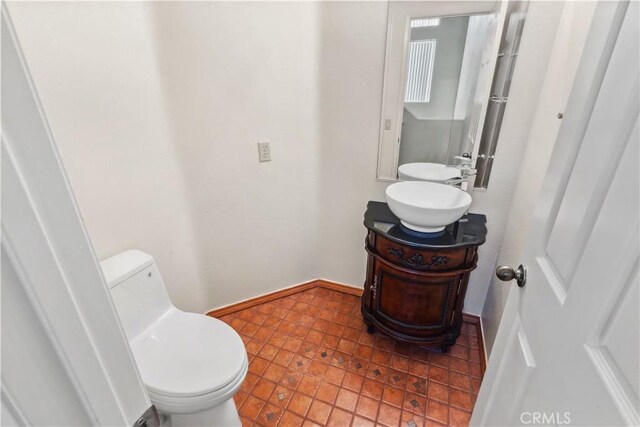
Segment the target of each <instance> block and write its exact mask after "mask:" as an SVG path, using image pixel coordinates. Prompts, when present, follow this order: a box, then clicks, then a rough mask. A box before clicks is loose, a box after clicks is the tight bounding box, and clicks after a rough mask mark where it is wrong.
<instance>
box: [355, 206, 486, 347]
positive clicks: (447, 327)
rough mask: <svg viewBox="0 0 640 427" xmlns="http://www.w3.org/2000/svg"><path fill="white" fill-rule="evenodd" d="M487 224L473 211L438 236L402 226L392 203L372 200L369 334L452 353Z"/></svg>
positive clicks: (365, 304)
mask: <svg viewBox="0 0 640 427" xmlns="http://www.w3.org/2000/svg"><path fill="white" fill-rule="evenodd" d="M485 223H486V217H485V216H484V215H480V214H473V213H469V214H466V215H464V216H463V217H462V218H460V220H458V221H456V222H455V223H453V224H450V225H448V226H447V227H446V228H445V230H444V232H442V233H440V234H439V235H436V236H429V237H425V236H424V235H423V234H421V233H417V232H414V231H412V230H410V229H407V228H405V227H404V226H402V225H401V224H400V220H399V219H398V217H396V216H395V215H394V214H393V213H392V212H391V210H390V209H389V207H388V205H387V203H382V202H373V201H371V202H369V203H368V205H367V210H366V212H365V215H364V226H365V227H366V228H367V237H366V239H365V249H366V251H367V253H368V261H367V272H366V281H365V286H364V293H363V295H362V307H361V311H362V316H363V318H364V322H365V324H366V325H367V327H368V332H369V333H373V332H376V331H377V332H380V333H382V334H385V335H387V336H389V337H391V338H393V339H395V340H399V341H403V342H409V343H415V344H418V345H421V346H426V347H430V348H434V349H437V350H439V351H442V352H447V351H448V349H449V347H450V346H451V345H453V344H454V343H455V341H456V338H457V337H458V336H459V335H460V329H461V327H462V308H463V304H464V297H465V294H466V290H467V284H468V281H469V274H470V273H471V271H472V270H474V269H475V268H476V262H477V258H478V255H477V251H478V247H479V246H480V245H482V244H483V243H484V241H485V238H486V234H487V228H486V225H485Z"/></svg>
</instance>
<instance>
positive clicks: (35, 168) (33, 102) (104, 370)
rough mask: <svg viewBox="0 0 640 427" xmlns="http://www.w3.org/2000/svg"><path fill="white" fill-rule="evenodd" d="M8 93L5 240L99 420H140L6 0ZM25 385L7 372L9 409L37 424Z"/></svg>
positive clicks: (126, 362)
mask: <svg viewBox="0 0 640 427" xmlns="http://www.w3.org/2000/svg"><path fill="white" fill-rule="evenodd" d="M2 96H3V98H2V143H1V145H2V218H1V221H0V222H1V230H2V235H1V244H2V250H3V252H5V253H6V255H7V257H8V259H9V262H10V263H11V264H12V266H13V268H14V269H15V271H16V274H17V277H18V279H19V282H20V284H21V286H22V287H23V290H24V292H25V294H26V295H27V297H28V300H29V302H30V304H31V305H32V306H33V310H34V311H35V312H36V313H37V317H38V321H39V322H40V324H41V326H42V328H43V329H44V330H45V331H46V332H47V338H48V340H49V341H50V342H49V343H48V345H50V347H52V348H53V349H54V352H55V354H56V356H57V358H58V359H59V360H60V363H61V365H62V366H63V368H64V371H65V374H66V376H67V377H68V379H69V381H70V382H71V384H72V385H73V389H74V390H75V392H76V394H77V399H78V400H79V401H80V402H81V403H82V406H83V407H84V409H85V411H86V414H87V416H88V418H89V419H90V420H91V422H92V424H94V425H104V426H107V425H111V426H113V425H134V423H135V422H136V421H137V420H138V419H139V418H140V417H141V416H142V415H143V413H145V412H146V411H147V410H148V409H149V408H150V407H151V402H150V400H149V397H148V395H147V393H146V389H145V386H144V383H143V382H142V379H141V377H140V375H139V372H138V368H137V366H136V364H135V361H134V358H133V355H132V353H131V350H130V348H129V345H128V342H127V339H126V336H125V334H124V331H123V329H122V327H121V325H120V321H119V319H118V315H117V313H116V311H115V308H114V306H113V304H112V301H111V297H110V294H109V289H108V287H107V285H106V283H105V279H104V277H103V274H102V271H101V269H100V265H99V263H98V259H97V257H96V255H95V252H94V250H93V246H92V244H91V241H90V239H89V236H88V234H87V231H86V229H85V227H84V224H83V221H82V218H81V215H80V211H79V210H78V206H77V203H76V201H75V197H74V195H73V191H72V189H71V185H70V183H69V180H68V179H67V176H66V173H65V170H64V166H63V164H62V161H61V158H60V156H59V154H58V151H57V148H56V144H55V141H54V138H53V135H52V132H51V129H50V127H49V124H48V122H47V119H46V115H45V113H44V110H43V107H42V104H41V102H40V99H39V97H38V94H37V91H36V87H35V85H34V83H33V79H32V78H31V74H30V72H29V69H28V66H27V63H26V61H25V58H24V55H23V53H22V50H21V48H20V44H19V41H18V37H17V35H16V32H15V29H14V27H13V24H12V22H11V17H10V15H9V11H8V9H7V6H6V4H5V3H3V4H2ZM10 351H14V349H13V348H12V346H6V347H3V353H4V352H10ZM28 371H29V366H24V377H26V376H27V375H28V374H29V372H28ZM17 378H21V376H18V377H17ZM24 387H25V384H24V382H23V381H20V380H15V378H14V380H13V381H5V379H4V378H3V381H2V396H3V399H2V401H3V412H4V413H5V415H6V416H7V418H8V419H10V420H11V419H12V420H13V421H16V422H19V423H22V424H24V425H30V424H32V422H30V414H31V413H33V412H32V411H33V407H34V406H37V404H38V399H39V398H41V397H42V396H39V395H38V390H37V389H34V390H25V389H24ZM9 396H15V398H12V399H9V398H8V397H9ZM17 396H22V397H21V398H18V397H17Z"/></svg>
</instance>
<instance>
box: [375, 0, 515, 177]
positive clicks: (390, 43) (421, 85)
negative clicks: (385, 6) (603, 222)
mask: <svg viewBox="0 0 640 427" xmlns="http://www.w3.org/2000/svg"><path fill="white" fill-rule="evenodd" d="M512 4H513V2H512ZM508 9H509V3H508V2H506V1H498V2H458V1H451V2H430V1H425V2H390V3H389V13H388V23H387V45H386V54H385V74H384V87H383V100H382V104H383V105H382V113H381V123H380V139H379V153H378V179H379V180H391V181H395V180H397V179H399V178H400V179H429V180H431V178H433V180H435V181H447V180H452V179H454V180H455V179H457V178H459V177H461V176H464V177H466V179H465V180H460V183H461V184H462V187H463V188H465V189H467V186H468V187H469V189H471V188H472V187H473V181H474V176H475V172H476V170H475V167H476V163H477V160H478V158H479V155H482V154H479V149H480V146H481V144H480V143H479V142H480V139H481V138H482V135H483V128H485V121H486V118H487V109H488V104H489V102H490V101H489V99H490V98H491V89H492V86H493V84H492V83H493V80H494V72H495V70H496V65H497V64H498V62H499V59H498V58H500V57H501V56H500V53H499V49H500V46H501V39H502V34H503V29H504V25H505V21H506V17H507V15H508ZM511 68H512V67H511ZM498 125H499V124H498ZM486 130H487V129H485V134H486V133H487V132H486ZM492 134H495V132H493V133H492ZM494 136H495V135H494ZM494 145H495V144H494ZM485 157H486V155H485ZM485 170H486V168H485V169H483V173H484V171H485ZM470 171H473V172H470ZM467 182H468V183H469V185H467Z"/></svg>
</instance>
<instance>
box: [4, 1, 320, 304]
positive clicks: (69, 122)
mask: <svg viewBox="0 0 640 427" xmlns="http://www.w3.org/2000/svg"><path fill="white" fill-rule="evenodd" d="M316 8H317V6H316V5H315V4H313V3H224V2H219V3H214V2H207V3H180V2H172V3H168V2H167V3H155V4H152V3H141V2H108V3H106V2H105V3H100V2H76V3H62V2H56V3H11V4H10V11H11V13H12V16H13V19H14V21H15V25H16V28H17V32H18V36H19V37H20V41H21V43H22V45H23V48H24V51H25V55H26V57H27V61H28V62H29V65H30V66H31V69H32V72H33V75H34V79H35V82H36V85H37V87H38V90H39V92H40V95H41V97H42V101H43V104H44V107H45V110H46V112H47V114H48V116H49V120H50V122H51V127H52V129H53V132H54V135H55V137H56V140H57V143H58V145H59V148H60V151H61V155H62V158H63V160H64V161H65V165H66V167H67V170H68V172H69V176H70V179H71V182H72V185H73V188H74V191H75V193H76V196H77V198H78V200H79V204H80V208H81V210H82V214H83V217H84V220H85V221H86V224H87V227H88V230H89V232H90V235H91V238H92V240H93V243H94V246H95V248H96V251H97V253H98V256H99V257H101V258H104V257H107V256H110V255H113V254H114V253H116V252H119V251H122V250H125V249H130V248H139V249H141V250H143V251H146V252H149V253H150V254H152V255H153V256H154V257H156V258H157V260H158V263H159V267H160V269H161V271H162V272H163V275H164V276H165V279H166V282H167V283H168V284H169V285H168V286H169V291H170V294H171V297H172V299H173V300H174V302H176V303H177V305H178V306H180V307H183V308H186V309H190V310H195V311H205V310H208V309H210V308H212V307H214V306H220V305H225V304H229V303H231V302H234V301H238V300H242V299H246V298H249V297H252V296H255V295H258V294H262V293H265V292H268V291H273V290H276V289H280V288H282V287H286V286H290V285H293V284H296V283H299V282H303V281H305V280H309V279H310V278H311V275H310V270H311V263H312V260H313V256H312V255H313V248H314V244H313V241H314V239H315V231H316V215H317V211H318V210H317V202H318V197H317V190H316V184H317V155H316V145H317V144H316V141H317V139H318V130H317V125H316V121H317V118H316V117H317V112H316V109H317V105H316V104H317V102H316V100H317V96H316V90H317V83H316V80H317V72H318V64H317V63H318V53H317V51H316V46H317V30H316V25H317V13H316V12H315V11H316ZM263 138H264V139H270V140H271V142H272V151H273V161H272V162H271V163H266V164H259V163H258V162H257V147H256V143H257V141H258V140H259V139H263Z"/></svg>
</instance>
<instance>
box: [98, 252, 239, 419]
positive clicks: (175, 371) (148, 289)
mask: <svg viewBox="0 0 640 427" xmlns="http://www.w3.org/2000/svg"><path fill="white" fill-rule="evenodd" d="M100 264H101V266H102V271H103V273H104V276H105V278H106V280H107V283H108V285H109V289H110V291H111V296H112V298H113V302H114V304H115V306H116V310H117V311H118V315H119V317H120V321H121V323H122V326H123V328H124V330H125V332H126V334H127V339H128V340H129V344H130V346H131V350H132V352H133V356H134V358H135V361H136V364H137V365H138V369H139V370H140V375H141V376H142V380H143V381H144V383H145V385H146V387H147V391H148V392H149V396H150V398H151V401H152V403H153V404H154V405H155V406H156V408H157V409H158V411H159V412H160V413H161V414H162V415H163V419H164V423H163V424H162V425H163V427H165V426H166V427H169V426H173V427H179V426H236V425H237V426H239V425H240V424H241V423H240V417H239V416H238V410H237V409H236V406H235V402H234V401H233V399H232V398H233V395H234V394H235V393H236V392H237V391H238V390H239V389H240V385H241V384H242V381H243V380H244V378H245V376H246V374H247V368H248V365H249V363H248V359H247V352H246V350H245V347H244V344H243V342H242V340H241V339H240V336H239V335H238V334H237V333H236V332H235V331H234V330H233V329H231V327H229V326H228V325H227V324H225V323H224V322H222V321H220V320H218V319H214V318H212V317H209V316H206V315H203V314H196V313H187V312H184V311H181V310H178V309H177V308H176V307H174V306H173V304H172V303H171V300H170V299H169V295H168V294H167V291H166V289H165V286H164V282H163V281H162V276H161V275H160V272H159V271H158V267H157V266H156V264H155V262H154V260H153V258H152V257H151V256H150V255H147V254H145V253H143V252H140V251H137V250H130V251H126V252H123V253H121V254H118V255H116V256H113V257H111V258H109V259H106V260H104V261H102V262H101V263H100Z"/></svg>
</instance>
